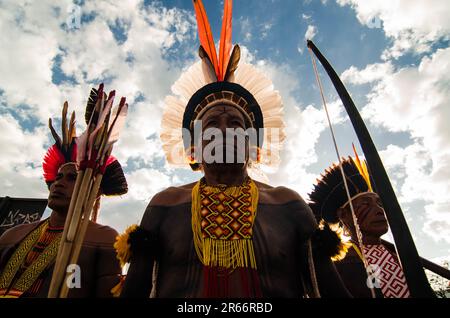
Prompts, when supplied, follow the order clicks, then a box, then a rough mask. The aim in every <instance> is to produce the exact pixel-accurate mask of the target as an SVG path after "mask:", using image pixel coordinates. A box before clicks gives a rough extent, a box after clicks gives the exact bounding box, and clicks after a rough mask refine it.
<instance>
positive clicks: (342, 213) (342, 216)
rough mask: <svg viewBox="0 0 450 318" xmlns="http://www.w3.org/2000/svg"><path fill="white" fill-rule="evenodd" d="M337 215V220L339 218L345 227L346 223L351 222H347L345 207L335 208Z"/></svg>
mask: <svg viewBox="0 0 450 318" xmlns="http://www.w3.org/2000/svg"><path fill="white" fill-rule="evenodd" d="M336 214H337V217H338V218H339V220H341V222H342V223H343V224H344V226H345V227H346V228H348V224H349V223H350V224H352V222H348V221H349V220H348V215H349V214H348V211H347V209H345V208H339V209H338V210H337V213H336Z"/></svg>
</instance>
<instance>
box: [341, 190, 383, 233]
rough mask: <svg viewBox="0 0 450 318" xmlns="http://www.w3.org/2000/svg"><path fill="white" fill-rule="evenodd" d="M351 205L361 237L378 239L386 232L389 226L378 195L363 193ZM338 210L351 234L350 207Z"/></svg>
mask: <svg viewBox="0 0 450 318" xmlns="http://www.w3.org/2000/svg"><path fill="white" fill-rule="evenodd" d="M352 204H353V209H354V211H355V215H356V218H357V220H358V225H359V228H360V230H361V233H362V235H363V237H364V236H365V237H376V238H379V237H380V236H382V235H383V234H385V233H386V232H387V231H388V229H389V225H388V223H387V220H386V216H385V213H384V209H383V206H382V204H381V200H380V197H379V196H378V194H376V193H373V192H368V193H364V194H362V195H359V196H358V197H356V198H354V199H353V200H352ZM340 210H341V211H340V213H339V217H340V219H341V220H342V221H343V222H344V224H345V225H346V226H347V228H350V230H351V232H354V226H353V220H352V214H351V210H350V206H349V205H347V206H345V208H341V209H340Z"/></svg>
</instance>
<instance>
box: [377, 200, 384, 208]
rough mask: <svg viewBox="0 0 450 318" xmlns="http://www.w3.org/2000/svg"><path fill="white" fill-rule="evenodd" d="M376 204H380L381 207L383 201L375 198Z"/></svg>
mask: <svg viewBox="0 0 450 318" xmlns="http://www.w3.org/2000/svg"><path fill="white" fill-rule="evenodd" d="M376 202H377V204H378V205H379V206H380V207H383V202H381V200H380V199H377V201H376Z"/></svg>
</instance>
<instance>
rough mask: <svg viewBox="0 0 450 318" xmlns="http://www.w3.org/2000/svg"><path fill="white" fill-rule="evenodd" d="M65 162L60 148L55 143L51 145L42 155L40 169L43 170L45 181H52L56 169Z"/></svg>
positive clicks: (56, 171) (56, 172)
mask: <svg viewBox="0 0 450 318" xmlns="http://www.w3.org/2000/svg"><path fill="white" fill-rule="evenodd" d="M65 163H66V159H65V158H64V155H63V154H62V152H61V150H59V148H58V147H57V146H56V145H53V146H51V147H50V148H49V149H48V150H47V153H46V154H45V156H44V161H43V163H42V169H43V170H44V180H45V182H53V181H55V179H56V175H57V174H58V169H59V167H61V166H62V165H63V164H65Z"/></svg>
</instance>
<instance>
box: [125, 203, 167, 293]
mask: <svg viewBox="0 0 450 318" xmlns="http://www.w3.org/2000/svg"><path fill="white" fill-rule="evenodd" d="M159 210H161V208H160V207H153V206H151V205H149V206H148V207H147V209H146V210H145V213H144V216H143V218H142V221H141V225H140V227H141V230H142V232H141V233H140V235H139V237H138V238H137V239H136V240H135V241H137V242H134V243H135V244H134V245H135V246H132V247H131V250H132V255H131V258H130V267H129V269H128V273H127V277H126V279H125V285H124V288H123V290H122V293H121V295H120V297H124V298H148V297H149V295H150V292H151V290H152V278H153V277H152V276H153V264H154V261H155V259H156V254H157V236H158V232H157V228H158V225H159V218H160V216H159V213H158V212H159Z"/></svg>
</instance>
